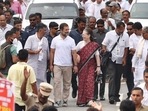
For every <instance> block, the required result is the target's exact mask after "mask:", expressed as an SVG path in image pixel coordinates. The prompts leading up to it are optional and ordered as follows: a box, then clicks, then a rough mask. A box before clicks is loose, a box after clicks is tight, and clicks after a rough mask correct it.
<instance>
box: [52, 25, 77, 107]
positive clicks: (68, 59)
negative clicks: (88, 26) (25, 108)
mask: <svg viewBox="0 0 148 111" xmlns="http://www.w3.org/2000/svg"><path fill="white" fill-rule="evenodd" d="M68 34H69V26H68V25H67V24H66V23H62V24H61V25H60V34H59V35H58V36H56V37H55V38H53V40H52V42H51V50H50V70H51V71H52V72H53V73H54V99H55V106H56V107H60V106H61V99H62V100H63V106H64V107H67V105H68V104H67V101H68V97H69V93H70V85H71V77H72V66H73V69H74V73H77V71H78V67H77V62H76V49H75V41H74V39H73V38H71V37H70V36H68ZM72 60H73V62H74V63H73V62H72ZM61 81H63V89H62V87H61ZM61 89H62V90H61ZM62 91H63V95H62V93H61V92H62ZM61 97H62V98H61Z"/></svg>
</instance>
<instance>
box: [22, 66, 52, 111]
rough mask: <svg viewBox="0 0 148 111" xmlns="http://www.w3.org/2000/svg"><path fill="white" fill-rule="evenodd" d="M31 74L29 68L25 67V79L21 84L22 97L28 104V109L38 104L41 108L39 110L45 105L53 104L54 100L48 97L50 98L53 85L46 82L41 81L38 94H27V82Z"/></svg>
mask: <svg viewBox="0 0 148 111" xmlns="http://www.w3.org/2000/svg"><path fill="white" fill-rule="evenodd" d="M29 75H30V74H29V71H27V69H24V76H25V79H24V81H23V84H22V86H21V97H22V100H23V101H24V103H25V104H26V106H27V109H29V108H30V107H32V106H34V105H36V106H37V107H38V108H39V111H41V110H42V109H43V107H44V106H47V105H51V106H52V105H53V101H52V100H49V99H48V98H49V95H50V94H51V91H52V89H53V86H52V85H50V84H48V83H46V82H42V83H40V88H39V92H38V95H35V94H32V95H27V94H26V83H27V81H28V77H29Z"/></svg>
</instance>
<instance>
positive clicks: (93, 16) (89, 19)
mask: <svg viewBox="0 0 148 111" xmlns="http://www.w3.org/2000/svg"><path fill="white" fill-rule="evenodd" d="M91 18H93V19H95V20H96V17H94V16H89V17H88V21H89V20H90V19H91Z"/></svg>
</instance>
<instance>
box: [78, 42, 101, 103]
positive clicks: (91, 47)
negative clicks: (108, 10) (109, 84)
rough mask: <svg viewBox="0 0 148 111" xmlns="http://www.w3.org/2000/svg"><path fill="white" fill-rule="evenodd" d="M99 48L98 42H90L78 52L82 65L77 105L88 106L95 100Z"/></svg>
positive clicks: (80, 65)
mask: <svg viewBox="0 0 148 111" xmlns="http://www.w3.org/2000/svg"><path fill="white" fill-rule="evenodd" d="M98 48H99V45H98V44H97V43H96V42H89V43H88V44H86V45H85V46H84V47H83V48H82V49H81V50H80V51H78V54H79V56H80V63H79V64H78V69H79V72H78V81H79V83H78V98H77V105H82V104H85V105H86V104H87V103H88V102H89V101H90V100H93V98H94V82H95V70H96V67H97V64H96V58H95V56H94V54H95V52H96V51H97V49H98ZM92 54H93V57H92ZM90 57H91V58H90ZM89 58H90V59H89ZM86 61H87V62H86ZM85 63H86V64H85ZM82 66H83V67H82ZM80 69H81V70H80Z"/></svg>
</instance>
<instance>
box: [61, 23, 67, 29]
mask: <svg viewBox="0 0 148 111" xmlns="http://www.w3.org/2000/svg"><path fill="white" fill-rule="evenodd" d="M64 27H68V24H67V23H61V24H60V30H63V29H64Z"/></svg>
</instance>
